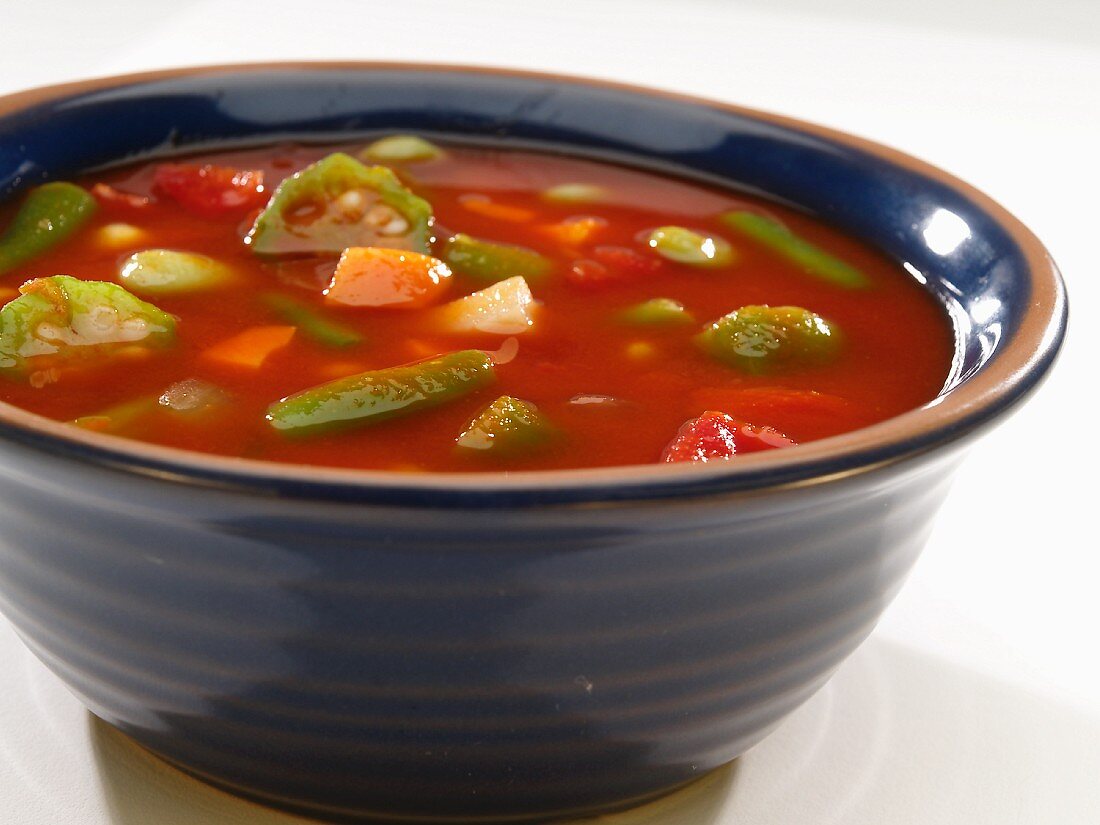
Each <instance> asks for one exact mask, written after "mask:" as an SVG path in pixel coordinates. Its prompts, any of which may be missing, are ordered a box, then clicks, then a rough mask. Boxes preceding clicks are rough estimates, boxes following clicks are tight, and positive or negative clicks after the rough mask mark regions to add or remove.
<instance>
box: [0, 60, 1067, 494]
mask: <svg viewBox="0 0 1100 825" xmlns="http://www.w3.org/2000/svg"><path fill="white" fill-rule="evenodd" d="M348 70H358V71H367V72H369V71H385V70H391V71H393V70H397V71H402V72H409V73H413V72H423V73H425V74H431V73H455V74H462V75H466V76H469V77H471V78H472V79H474V81H475V82H476V78H477V77H478V76H487V77H500V76H510V77H515V78H526V79H531V80H541V81H545V82H552V83H559V84H569V85H574V86H586V87H589V88H599V89H604V90H610V91H614V92H622V93H625V94H631V95H640V96H647V97H651V98H654V97H655V98H662V99H667V100H673V101H678V102H681V103H686V104H689V105H693V106H703V107H707V108H710V109H714V110H718V111H721V112H728V113H731V114H734V115H737V116H740V117H744V118H748V119H751V120H757V121H763V122H765V123H770V124H773V125H776V126H779V127H781V128H786V129H790V130H794V131H796V132H802V133H806V134H809V135H812V136H814V137H818V138H823V139H825V140H828V141H832V142H835V143H838V144H841V145H843V146H845V147H848V148H851V149H854V150H857V151H861V152H864V153H867V154H869V155H871V156H873V157H876V158H878V159H880V160H884V161H886V162H887V163H889V164H892V165H894V166H899V167H902V168H903V169H905V170H907V171H909V172H913V173H916V174H918V175H921V176H924V177H927V178H930V179H932V180H933V181H935V182H937V183H939V184H941V185H944V186H947V187H948V188H951V189H953V190H954V191H955V192H957V193H958V194H960V195H962V196H963V197H965V198H966V199H968V200H970V201H971V202H972V203H974V204H975V205H976V206H977V207H979V208H980V209H982V210H983V211H984V212H985V213H986V214H987V215H988V216H989V217H990V218H992V219H993V220H994V221H995V222H996V223H997V224H998V225H999V227H1000V228H1001V229H1003V230H1004V231H1005V232H1006V234H1007V235H1008V236H1009V237H1010V238H1011V239H1012V240H1013V241H1014V242H1015V243H1016V244H1017V246H1018V247H1019V250H1020V252H1021V254H1022V256H1023V258H1024V260H1025V261H1026V263H1027V267H1028V272H1029V276H1030V279H1029V282H1030V286H1031V300H1030V301H1029V303H1028V306H1027V308H1026V310H1025V311H1024V313H1023V315H1022V317H1021V319H1020V323H1019V326H1018V328H1017V330H1016V331H1015V334H1014V335H1013V336H1012V338H1011V340H1009V341H1008V342H1007V343H1006V344H1005V345H1003V346H1002V349H1001V351H1000V352H999V353H998V354H997V355H996V356H995V357H994V358H993V359H992V360H991V361H990V362H989V363H987V364H985V365H983V367H982V368H981V369H980V370H979V371H977V372H976V373H975V374H974V375H972V376H970V377H968V378H967V379H966V380H965V381H963V382H962V383H961V384H959V385H958V386H956V387H955V388H953V389H952V390H951V391H950V392H948V393H946V394H944V395H940V396H938V397H937V398H935V399H933V400H932V401H931V402H929V403H928V404H926V405H924V406H922V407H919V408H917V409H914V410H910V411H908V412H905V413H902V414H901V415H898V416H895V417H893V418H889V419H887V420H885V421H882V422H880V423H877V424H873V425H871V426H868V427H863V428H860V429H857V430H852V431H850V432H847V433H843V434H841V435H837V436H832V437H830V438H824V439H820V440H817V441H811V442H807V443H806V444H802V445H799V448H798V449H797V450H777V451H772V452H769V453H757V454H750V455H747V456H743V457H739V458H738V459H737V461H735V462H721V463H713V462H712V463H707V464H704V465H702V466H700V465H667V464H644V465H623V466H615V467H603V468H589V469H571V470H535V471H518V472H508V471H501V472H482V473H470V472H467V473H454V472H430V473H403V472H398V471H386V470H358V469H344V468H333V467H323V466H316V465H309V464H294V463H281V462H269V461H262V460H258V459H246V458H236V457H231V456H221V455H214V454H207V453H200V452H194V451H189V450H183V449H179V448H174V447H163V446H159V445H155V444H148V443H144V442H140V441H135V440H131V439H126V438H122V437H119V436H112V435H107V434H101V433H92V432H88V431H86V430H82V429H79V428H76V427H72V426H70V425H68V424H65V423H63V422H58V421H53V420H51V419H47V418H45V417H42V416H39V415H37V414H34V413H30V412H27V411H25V410H22V409H20V408H18V407H14V406H12V405H10V404H7V403H5V402H0V439H4V440H8V441H14V442H18V443H21V444H24V445H26V446H30V447H31V448H33V449H37V450H45V451H48V452H50V453H53V454H55V455H61V456H65V457H68V458H70V459H75V460H79V461H82V462H85V463H91V464H94V465H98V466H100V467H103V468H108V469H112V470H116V471H122V472H125V473H128V474H134V475H138V476H143V477H151V478H159V479H163V480H170V481H173V482H176V483H184V484H187V485H190V486H198V487H205V488H216V489H221V490H236V491H240V492H250V493H258V494H264V495H277V496H280V497H292V498H306V499H318V498H320V499H328V500H356V501H372V500H376V501H379V502H397V503H412V504H417V505H425V504H428V505H436V506H454V505H460V506H482V507H484V506H489V507H495V506H501V505H502V504H509V505H513V506H514V505H548V504H577V503H583V504H588V505H599V504H601V503H611V502H617V501H624V500H629V501H637V500H647V499H660V498H670V497H674V498H678V499H682V498H696V497H699V496H708V497H709V496H713V495H717V494H723V495H729V494H757V493H760V492H761V491H763V490H771V489H775V488H780V487H782V488H791V487H803V486H807V485H816V484H821V483H825V482H829V481H835V480H837V479H838V478H843V477H849V476H853V475H860V474H863V473H867V472H871V471H874V470H877V469H881V468H883V467H886V466H890V465H894V464H897V463H898V462H901V461H904V460H907V459H911V458H914V457H916V456H918V455H923V454H925V453H928V452H930V451H933V450H936V449H937V448H941V447H945V446H948V445H951V444H953V443H961V442H963V441H965V440H969V437H971V436H973V435H975V434H977V433H978V432H980V431H982V430H984V429H986V428H987V427H988V426H990V425H992V424H993V423H994V419H997V418H999V417H1003V414H1004V413H1006V412H1007V411H1009V410H1010V409H1011V408H1013V407H1015V406H1016V405H1017V404H1018V403H1019V402H1021V401H1022V400H1023V399H1024V398H1025V397H1026V396H1027V395H1029V394H1030V392H1032V391H1033V390H1034V389H1035V388H1036V387H1037V386H1038V384H1039V383H1040V382H1041V380H1042V379H1043V378H1045V376H1046V374H1047V373H1048V372H1049V369H1050V367H1051V365H1052V364H1053V362H1054V360H1055V358H1056V356H1057V354H1058V351H1059V349H1060V347H1061V344H1062V342H1063V340H1064V337H1065V330H1066V325H1067V321H1068V307H1067V301H1066V293H1065V286H1064V284H1063V282H1062V279H1061V276H1060V274H1059V272H1058V269H1057V267H1056V265H1055V264H1054V261H1053V259H1052V258H1051V256H1050V254H1049V253H1048V252H1047V250H1046V249H1045V248H1044V247H1043V245H1042V243H1041V242H1040V241H1039V239H1038V238H1037V237H1036V236H1035V235H1034V234H1033V233H1032V232H1031V231H1030V230H1029V229H1028V228H1027V227H1025V226H1024V225H1023V224H1022V223H1021V222H1020V221H1019V220H1018V219H1017V218H1016V217H1015V216H1013V215H1012V214H1011V213H1009V212H1008V211H1007V210H1006V209H1005V208H1004V207H1002V206H1001V205H1000V204H998V203H997V202H996V201H994V200H993V199H992V198H990V197H989V196H988V195H986V194H985V193H983V192H981V191H980V190H978V189H976V188H975V187H973V186H971V185H970V184H968V183H966V182H964V181H962V180H960V179H959V178H956V177H955V176H953V175H951V174H949V173H948V172H945V171H944V170H942V169H940V168H938V167H936V166H933V165H931V164H929V163H927V162H925V161H923V160H920V159H918V158H916V157H914V156H912V155H909V154H906V153H904V152H902V151H900V150H897V149H894V148H891V147H889V146H886V145H883V144H880V143H877V142H874V141H871V140H868V139H866V138H862V137H858V136H855V135H851V134H848V133H846V132H842V131H839V130H836V129H833V128H830V127H826V126H822V125H819V124H815V123H811V122H807V121H803V120H799V119H797V118H792V117H788V116H785V115H779V114H774V113H770V112H766V111H761V110H757V109H753V108H750V107H745V106H740V105H736V104H730V103H725V102H722V101H718V100H713V99H708V98H705V97H699V96H694V95H687V94H682V93H678V92H673V91H669V90H664V89H657V88H651V87H647V86H642V85H636V84H630V83H622V82H618V81H611V80H603V79H598V78H590V77H583V76H576V75H569V74H561V73H556V72H539V71H529V70H521V69H511V68H504V67H495V66H482V65H470V64H450V63H426V62H416V63H408V62H399V61H274V62H254V63H253V62H246V63H228V64H216V65H198V66H184V67H177V68H168V69H159V70H153V71H143V72H134V73H128V74H122V75H112V76H105V77H96V78H90V79H85V80H77V81H71V82H66V83H60V84H53V85H48V86H41V87H37V88H32V89H28V90H25V91H19V92H14V93H11V94H8V95H4V96H0V117H5V116H8V115H11V114H14V113H17V112H19V111H21V110H24V109H28V108H30V107H33V106H39V105H43V104H47V103H50V102H51V101H58V100H61V99H64V98H68V97H72V96H75V95H81V94H87V93H90V92H99V91H104V90H108V89H113V88H120V87H125V86H131V85H138V84H147V83H156V82H159V81H165V80H173V79H181V78H186V77H209V76H218V75H234V74H242V75H243V74H247V73H263V72H271V71H288V72H292V71H309V72H324V71H333V72H338V71H348Z"/></svg>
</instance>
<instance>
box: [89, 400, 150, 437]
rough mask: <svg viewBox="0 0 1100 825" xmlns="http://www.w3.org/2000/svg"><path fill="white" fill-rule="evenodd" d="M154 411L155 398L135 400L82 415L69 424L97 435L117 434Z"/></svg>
mask: <svg viewBox="0 0 1100 825" xmlns="http://www.w3.org/2000/svg"><path fill="white" fill-rule="evenodd" d="M156 410H157V401H156V399H155V398H136V399H134V400H133V401H126V402H123V403H122V404H116V405H115V406H113V407H110V408H108V409H106V410H102V411H100V412H98V413H93V414H92V415H82V416H81V417H80V418H77V419H74V420H73V421H71V422H70V423H71V424H74V425H76V426H77V427H80V428H81V429H84V430H92V431H94V432H97V433H117V432H121V431H122V430H125V429H128V428H129V427H132V426H133V425H135V424H136V423H138V422H140V421H141V420H142V419H144V418H145V417H146V416H148V415H151V414H152V413H154V412H156Z"/></svg>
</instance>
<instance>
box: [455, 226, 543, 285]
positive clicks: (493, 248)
mask: <svg viewBox="0 0 1100 825" xmlns="http://www.w3.org/2000/svg"><path fill="white" fill-rule="evenodd" d="M441 257H442V258H443V260H444V261H445V262H446V263H447V265H448V266H450V268H451V270H452V271H454V272H457V273H458V274H459V275H465V276H466V277H468V278H472V279H474V280H476V281H480V282H483V283H487V284H495V283H496V282H498V281H502V280H504V279H506V278H512V277H515V276H516V275H519V276H520V277H522V278H526V279H530V280H533V281H537V280H538V279H539V278H541V277H543V276H545V275H546V274H547V273H548V272H549V271H550V270H551V268H553V264H552V263H551V262H550V260H549V259H548V258H545V257H543V256H542V255H540V254H539V253H538V252H535V251H534V250H532V249H527V248H526V247H522V246H513V245H511V244H500V243H492V242H491V241H483V240H480V239H478V238H472V237H470V236H469V235H464V234H462V233H461V232H460V233H459V234H457V235H455V236H454V237H452V238H448V239H447V242H446V243H445V244H444V245H443V252H442V256H441Z"/></svg>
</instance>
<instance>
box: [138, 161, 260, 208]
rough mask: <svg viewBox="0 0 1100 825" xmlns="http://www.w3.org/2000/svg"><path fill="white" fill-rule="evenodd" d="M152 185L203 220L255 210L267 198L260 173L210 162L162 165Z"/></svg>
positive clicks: (158, 167)
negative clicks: (204, 218)
mask: <svg viewBox="0 0 1100 825" xmlns="http://www.w3.org/2000/svg"><path fill="white" fill-rule="evenodd" d="M153 184H154V186H155V187H156V188H157V190H158V191H160V192H163V193H164V194H165V195H167V196H168V197H170V198H172V199H173V200H174V201H176V203H178V204H179V205H180V206H182V207H183V208H184V209H186V210H188V211H189V212H194V213H195V214H196V215H201V216H203V217H207V218H214V217H218V216H221V215H228V214H233V213H237V212H244V211H246V210H248V209H255V208H256V207H259V206H263V204H264V203H266V202H267V198H268V193H267V190H266V188H265V187H264V173H263V171H262V170H259V169H232V168H230V167H227V166H214V165H213V164H210V163H206V164H202V165H199V164H195V163H162V164H160V165H159V166H157V170H156V173H155V174H154V175H153Z"/></svg>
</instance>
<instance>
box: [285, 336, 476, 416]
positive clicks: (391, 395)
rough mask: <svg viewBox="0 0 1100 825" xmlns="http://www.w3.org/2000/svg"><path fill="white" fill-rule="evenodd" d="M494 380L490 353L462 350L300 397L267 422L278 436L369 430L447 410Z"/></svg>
mask: <svg viewBox="0 0 1100 825" xmlns="http://www.w3.org/2000/svg"><path fill="white" fill-rule="evenodd" d="M495 380H496V373H495V372H494V370H493V360H492V358H490V357H489V355H488V354H487V353H485V352H482V351H481V350H461V351H459V352H452V353H448V354H447V355H439V356H436V357H435V358H429V359H427V360H424V361H417V362H416V363H414V364H405V365H404V366H399V367H389V368H387V369H380V370H374V371H372V372H364V373H361V374H359V375H352V376H350V377H348V378H340V379H338V380H336V381H330V382H329V383H327V384H322V385H321V386H319V387H313V388H312V389H308V390H304V391H302V392H299V393H295V394H294V395H291V396H289V397H287V398H284V399H282V400H281V401H277V402H276V403H274V404H272V405H271V406H270V407H268V410H267V420H268V423H270V424H271V426H272V427H274V428H275V429H277V430H299V431H301V430H304V431H323V430H325V429H328V428H330V427H333V426H337V425H340V424H349V423H364V424H368V423H373V422H376V421H383V420H385V419H388V418H395V417H397V416H404V415H409V414H410V413H414V412H417V411H419V410H423V409H427V408H429V407H434V406H436V405H438V404H443V403H445V402H447V401H451V400H453V399H455V398H458V397H460V396H463V395H466V394H467V393H470V392H473V391H474V390H478V389H481V388H482V387H486V386H489V385H490V384H492V383H493V382H494V381H495Z"/></svg>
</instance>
